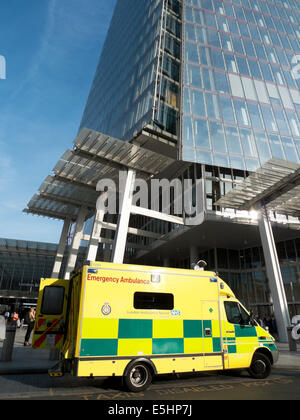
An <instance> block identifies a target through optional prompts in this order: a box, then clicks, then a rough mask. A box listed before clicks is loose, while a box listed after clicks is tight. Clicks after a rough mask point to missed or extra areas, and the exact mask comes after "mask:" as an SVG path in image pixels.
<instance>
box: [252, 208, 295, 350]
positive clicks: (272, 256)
mask: <svg viewBox="0 0 300 420" xmlns="http://www.w3.org/2000/svg"><path fill="white" fill-rule="evenodd" d="M259 231H260V236H261V242H262V246H263V251H264V256H265V262H266V270H267V276H268V279H269V286H270V290H271V296H272V299H273V305H274V316H275V319H276V323H277V329H278V335H279V341H280V342H282V343H287V342H288V334H287V327H289V326H290V324H291V321H290V315H289V310H288V304H287V300H286V295H285V290H284V285H283V281H282V275H281V270H280V265H279V260H278V255H277V250H276V246H275V241H274V236H273V231H272V225H271V222H270V220H269V218H268V215H267V213H266V212H265V211H264V210H263V209H262V213H261V216H260V218H259Z"/></svg>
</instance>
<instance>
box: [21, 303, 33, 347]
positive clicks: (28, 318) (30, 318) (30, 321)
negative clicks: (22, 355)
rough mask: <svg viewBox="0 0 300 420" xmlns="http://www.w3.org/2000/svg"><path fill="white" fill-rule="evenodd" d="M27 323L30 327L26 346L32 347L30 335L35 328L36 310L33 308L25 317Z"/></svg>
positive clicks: (26, 336)
mask: <svg viewBox="0 0 300 420" xmlns="http://www.w3.org/2000/svg"><path fill="white" fill-rule="evenodd" d="M25 322H26V324H27V325H28V327H27V332H26V335H25V341H24V346H30V344H29V339H30V335H31V333H32V330H33V327H34V323H35V309H34V308H31V309H30V310H29V312H28V313H27V314H26V315H25Z"/></svg>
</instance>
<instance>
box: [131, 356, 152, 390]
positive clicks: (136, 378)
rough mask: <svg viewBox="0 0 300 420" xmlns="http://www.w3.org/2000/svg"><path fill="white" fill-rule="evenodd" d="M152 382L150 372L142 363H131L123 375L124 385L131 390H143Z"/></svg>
mask: <svg viewBox="0 0 300 420" xmlns="http://www.w3.org/2000/svg"><path fill="white" fill-rule="evenodd" d="M151 382H152V374H151V371H150V369H149V367H148V366H147V365H146V364H144V363H139V362H137V363H136V364H134V365H132V366H131V367H130V369H129V370H128V372H127V374H126V376H125V385H126V387H127V388H128V389H129V390H130V391H131V392H143V391H145V390H146V389H147V388H148V387H149V385H150V384H151Z"/></svg>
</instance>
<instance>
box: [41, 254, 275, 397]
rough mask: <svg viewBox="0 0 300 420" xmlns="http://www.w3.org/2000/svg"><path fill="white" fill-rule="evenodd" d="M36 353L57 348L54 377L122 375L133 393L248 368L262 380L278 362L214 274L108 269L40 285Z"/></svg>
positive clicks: (89, 268) (268, 340) (93, 266)
mask: <svg viewBox="0 0 300 420" xmlns="http://www.w3.org/2000/svg"><path fill="white" fill-rule="evenodd" d="M33 347H34V348H37V349H60V352H61V360H60V363H59V366H57V367H56V368H54V369H53V370H52V371H50V372H49V373H50V375H52V376H61V375H63V374H64V373H66V372H68V373H71V374H72V375H74V376H76V377H107V376H122V377H124V381H125V384H126V386H127V388H128V389H129V390H130V391H133V392H139V391H143V390H145V389H146V388H147V387H148V386H149V384H150V383H151V381H152V378H153V376H155V375H160V374H167V373H186V372H200V371H210V370H211V371H216V370H220V371H221V370H222V371H223V370H227V369H244V368H245V369H248V371H249V373H250V375H251V376H252V377H254V378H256V379H263V378H266V377H267V376H268V375H269V374H270V371H271V366H272V365H273V364H274V363H276V362H277V360H278V351H277V348H276V345H275V342H274V338H273V337H272V336H271V335H270V334H269V333H268V332H267V331H265V330H264V329H262V328H261V327H260V326H259V325H258V324H257V323H256V321H255V320H254V319H253V317H252V315H251V314H249V312H248V311H247V310H246V309H245V308H244V307H243V305H242V304H241V303H240V302H239V301H238V300H237V299H236V297H235V295H234V293H233V292H232V290H231V289H230V288H229V287H228V285H227V284H226V283H224V281H223V280H221V279H220V278H219V277H218V276H217V275H216V273H214V272H209V271H194V270H182V269H174V268H158V267H148V266H137V265H125V264H112V263H104V262H95V263H90V264H89V265H85V266H84V267H83V268H82V269H80V270H79V271H78V272H76V273H74V274H73V275H72V277H71V280H70V281H67V280H53V279H52V280H47V279H46V280H44V279H42V281H41V286H40V292H39V301H38V307H37V316H36V324H35V329H34V337H33Z"/></svg>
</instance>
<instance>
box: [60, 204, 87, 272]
mask: <svg viewBox="0 0 300 420" xmlns="http://www.w3.org/2000/svg"><path fill="white" fill-rule="evenodd" d="M86 213H87V208H86V207H81V209H80V211H79V214H78V217H77V220H76V226H75V232H74V237H73V241H72V245H71V249H70V253H69V257H68V263H67V268H66V273H65V279H66V280H70V276H71V273H72V271H73V270H74V268H75V265H76V261H77V256H78V250H79V247H80V241H81V239H82V233H83V226H84V222H85V217H86Z"/></svg>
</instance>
